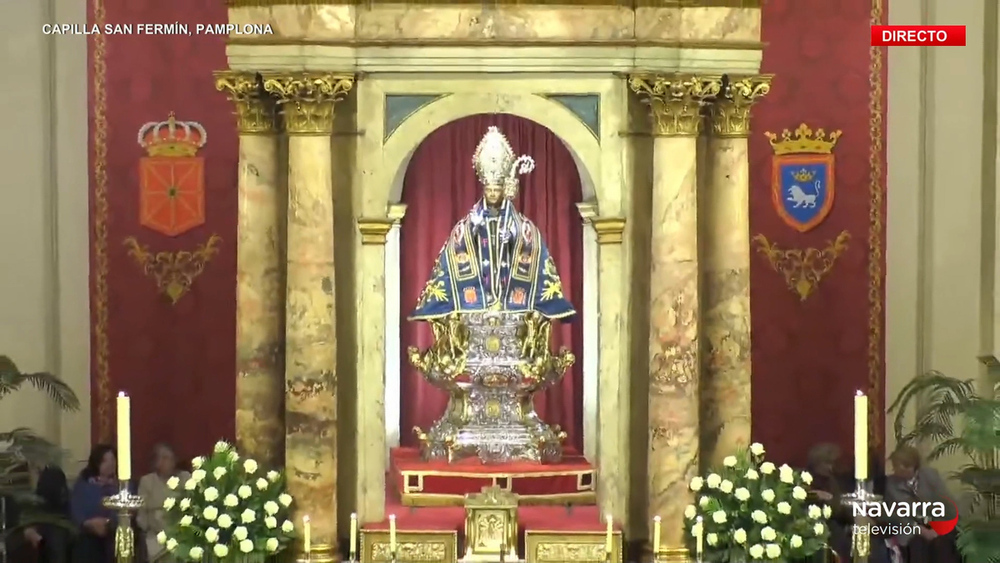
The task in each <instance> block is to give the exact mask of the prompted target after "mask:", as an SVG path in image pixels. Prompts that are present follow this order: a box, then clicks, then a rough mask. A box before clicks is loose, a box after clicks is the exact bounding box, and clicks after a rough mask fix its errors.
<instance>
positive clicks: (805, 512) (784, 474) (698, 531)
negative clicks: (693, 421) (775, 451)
mask: <svg viewBox="0 0 1000 563" xmlns="http://www.w3.org/2000/svg"><path fill="white" fill-rule="evenodd" d="M811 483H812V476H811V475H809V473H807V472H805V471H801V472H800V471H796V470H794V469H792V468H791V467H789V466H787V465H782V466H781V467H777V466H775V465H774V464H773V463H771V462H769V461H765V460H764V446H762V445H761V444H758V443H754V444H751V445H750V447H749V448H748V449H747V450H746V451H743V452H740V453H739V454H738V455H735V456H729V457H727V458H726V459H725V460H724V461H723V464H722V467H720V468H718V469H716V470H714V471H713V472H710V473H709V474H708V475H706V476H704V477H695V478H694V479H692V480H691V483H690V488H691V490H692V491H694V494H695V504H692V505H690V506H688V507H687V510H686V511H685V513H684V516H685V528H686V532H687V537H688V538H689V544H690V549H691V552H692V553H695V550H696V549H697V547H698V546H697V544H698V543H699V542H698V537H699V535H700V536H701V542H700V543H701V544H702V547H703V552H702V557H703V559H704V560H705V561H712V562H721V563H747V562H748V561H797V560H803V559H808V558H809V557H811V556H812V555H814V554H815V553H816V552H818V551H821V550H823V549H825V547H826V545H827V540H828V538H829V535H830V531H829V529H828V528H827V524H826V518H829V516H830V509H829V508H826V509H825V510H824V509H822V508H820V507H819V506H818V505H815V504H812V503H811V502H810V501H809V500H808V491H809V486H810V484H811ZM699 517H700V518H699Z"/></svg>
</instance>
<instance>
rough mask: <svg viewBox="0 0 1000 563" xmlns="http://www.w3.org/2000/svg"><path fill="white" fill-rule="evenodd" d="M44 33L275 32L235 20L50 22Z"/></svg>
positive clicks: (44, 26) (244, 33) (239, 33)
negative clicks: (223, 21) (193, 22)
mask: <svg viewBox="0 0 1000 563" xmlns="http://www.w3.org/2000/svg"><path fill="white" fill-rule="evenodd" d="M42 33H43V34H44V35H271V34H273V33H274V31H273V30H272V29H271V24H249V23H248V24H235V23H196V24H189V23H181V22H172V23H116V24H111V23H107V24H104V25H97V24H79V23H47V24H45V25H43V26H42Z"/></svg>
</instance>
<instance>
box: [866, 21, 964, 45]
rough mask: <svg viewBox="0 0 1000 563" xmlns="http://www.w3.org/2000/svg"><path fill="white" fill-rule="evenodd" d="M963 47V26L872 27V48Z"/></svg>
mask: <svg viewBox="0 0 1000 563" xmlns="http://www.w3.org/2000/svg"><path fill="white" fill-rule="evenodd" d="M906 46H915V47H929V46H941V47H965V26H964V25H873V26H872V47H906Z"/></svg>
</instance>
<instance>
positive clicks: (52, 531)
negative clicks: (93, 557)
mask: <svg viewBox="0 0 1000 563" xmlns="http://www.w3.org/2000/svg"><path fill="white" fill-rule="evenodd" d="M35 493H36V494H37V495H38V497H39V498H40V499H41V505H39V506H38V507H36V510H37V516H36V517H37V523H30V520H32V519H34V518H33V517H32V516H28V517H27V520H28V521H29V522H28V526H27V527H26V528H25V529H24V537H25V539H27V540H28V542H29V543H30V544H31V545H32V546H34V548H35V549H36V550H37V551H38V554H39V561H40V562H44V563H66V561H67V560H68V559H69V548H70V541H71V539H72V534H71V532H70V531H69V530H68V529H67V528H66V526H65V525H60V524H59V523H58V522H60V521H64V523H66V522H69V486H68V485H67V483H66V473H65V472H63V470H62V469H61V468H59V467H55V466H49V467H46V468H44V469H42V471H41V472H40V473H39V474H38V485H37V486H36V488H35Z"/></svg>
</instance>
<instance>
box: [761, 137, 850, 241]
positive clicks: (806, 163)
mask: <svg viewBox="0 0 1000 563" xmlns="http://www.w3.org/2000/svg"><path fill="white" fill-rule="evenodd" d="M772 174H773V177H772V180H771V199H772V200H773V202H774V208H775V209H776V210H777V212H778V215H779V216H780V217H781V219H782V220H783V221H784V222H785V223H786V224H787V225H788V226H790V227H792V228H793V229H795V230H797V231H799V232H801V233H804V232H806V231H809V230H812V229H814V228H816V226H817V225H819V224H820V223H822V222H823V220H824V219H826V217H827V215H829V214H830V210H831V209H832V208H833V199H834V194H835V192H834V184H833V178H834V174H833V155H832V154H783V155H775V156H774V162H773V167H772Z"/></svg>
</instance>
